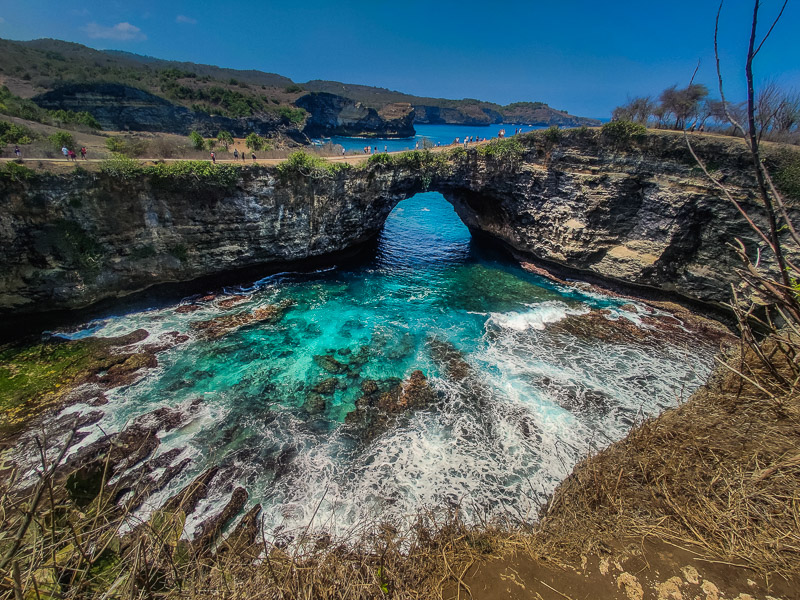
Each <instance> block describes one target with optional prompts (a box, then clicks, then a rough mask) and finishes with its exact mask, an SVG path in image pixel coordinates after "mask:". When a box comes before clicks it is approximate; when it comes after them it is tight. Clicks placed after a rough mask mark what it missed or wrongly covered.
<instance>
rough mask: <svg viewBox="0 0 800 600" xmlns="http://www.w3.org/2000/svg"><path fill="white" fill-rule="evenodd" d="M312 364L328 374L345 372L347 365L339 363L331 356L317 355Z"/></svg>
mask: <svg viewBox="0 0 800 600" xmlns="http://www.w3.org/2000/svg"><path fill="white" fill-rule="evenodd" d="M314 362H315V363H316V364H317V366H319V367H320V368H322V369H324V370H325V371H327V372H328V373H333V374H336V375H338V374H341V373H344V372H345V371H347V365H345V364H343V363H340V362H339V361H338V360H336V359H335V358H334V357H333V356H332V355H331V354H317V355H315V356H314Z"/></svg>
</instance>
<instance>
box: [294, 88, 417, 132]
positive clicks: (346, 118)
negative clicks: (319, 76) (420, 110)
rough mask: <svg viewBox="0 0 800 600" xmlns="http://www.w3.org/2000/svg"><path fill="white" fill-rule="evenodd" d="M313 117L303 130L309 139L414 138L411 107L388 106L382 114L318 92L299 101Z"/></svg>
mask: <svg viewBox="0 0 800 600" xmlns="http://www.w3.org/2000/svg"><path fill="white" fill-rule="evenodd" d="M295 105H296V106H299V107H300V108H303V109H305V110H306V111H308V113H309V114H310V117H309V118H308V120H307V121H306V126H305V129H304V130H303V131H304V133H305V134H306V135H308V136H309V137H323V136H325V137H327V136H331V135H346V136H356V137H386V138H405V137H412V136H413V135H414V133H415V132H414V125H413V123H414V109H413V108H412V107H411V105H410V104H404V103H392V104H387V105H386V106H384V107H383V108H381V109H380V111H377V110H375V109H374V108H369V107H367V106H364V105H363V104H361V103H360V102H355V101H353V100H350V99H349V98H345V97H344V96H337V95H336V94H328V93H326V92H314V93H311V94H306V95H305V96H301V97H300V98H298V99H297V100H295Z"/></svg>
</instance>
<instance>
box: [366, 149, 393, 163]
mask: <svg viewBox="0 0 800 600" xmlns="http://www.w3.org/2000/svg"><path fill="white" fill-rule="evenodd" d="M393 162H394V159H393V158H392V155H391V154H386V153H385V152H383V153H378V154H373V155H372V156H370V157H369V158H368V159H367V164H368V165H387V166H388V165H391V164H392V163H393Z"/></svg>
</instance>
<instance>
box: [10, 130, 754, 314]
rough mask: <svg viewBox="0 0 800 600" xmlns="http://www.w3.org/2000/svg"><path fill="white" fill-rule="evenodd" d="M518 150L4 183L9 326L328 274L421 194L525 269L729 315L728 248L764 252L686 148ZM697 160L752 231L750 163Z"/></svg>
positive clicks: (716, 149)
mask: <svg viewBox="0 0 800 600" xmlns="http://www.w3.org/2000/svg"><path fill="white" fill-rule="evenodd" d="M523 141H524V146H525V147H524V149H523V151H522V152H517V153H512V154H510V155H509V154H506V155H502V154H493V153H491V152H489V153H486V152H483V153H481V152H477V151H475V150H470V151H467V152H466V153H464V152H460V151H459V152H455V153H451V154H448V158H447V159H446V160H445V158H444V155H440V154H434V155H428V156H429V157H430V156H433V157H436V160H434V161H428V162H427V163H426V162H425V161H423V162H422V163H419V164H413V161H412V162H409V161H408V160H406V161H405V162H403V161H402V160H400V159H393V160H392V162H391V163H390V164H376V163H372V164H369V165H365V166H356V167H352V168H350V169H349V170H344V171H341V172H338V173H335V174H331V173H327V172H323V173H316V174H311V173H305V174H304V173H301V172H293V173H290V174H288V175H284V176H282V175H281V174H280V173H279V172H278V170H277V169H275V168H274V167H256V166H254V167H248V168H245V169H242V170H241V173H240V175H239V176H238V178H237V180H236V181H235V182H233V183H231V184H230V185H228V184H225V185H222V184H219V183H211V182H204V181H203V180H202V178H196V177H191V176H189V177H184V178H182V179H176V180H174V181H164V180H163V179H162V180H157V179H154V178H150V177H146V176H142V177H131V178H120V177H118V176H112V175H110V174H102V173H87V172H85V171H84V172H76V173H74V174H69V175H48V174H39V175H37V176H36V177H35V178H32V179H29V180H22V181H10V180H8V179H5V180H0V316H2V317H3V318H5V319H8V318H9V317H13V316H14V315H21V314H25V313H28V314H31V313H41V312H47V311H52V310H59V309H74V308H79V307H85V306H88V305H91V304H93V303H96V302H98V301H100V300H103V299H108V298H115V297H121V296H124V295H127V294H130V293H132V292H137V291H141V290H144V289H147V288H148V287H150V286H153V285H157V284H162V283H169V282H185V281H192V280H194V279H198V278H201V277H206V276H212V275H218V274H222V273H225V272H229V271H232V270H236V269H241V268H245V267H263V268H264V269H267V270H268V269H270V268H280V267H281V266H282V265H285V264H286V263H287V262H293V261H304V260H308V259H315V258H323V259H324V258H325V257H330V256H332V255H334V254H335V253H337V252H342V251H347V250H352V249H354V248H357V247H358V246H359V245H360V244H362V243H363V242H365V241H366V240H369V239H370V238H371V237H373V236H374V235H376V234H377V232H378V231H379V230H380V228H381V227H382V225H383V223H384V221H385V219H386V217H387V216H388V214H389V213H390V212H391V210H392V209H393V208H394V206H395V205H396V204H397V203H398V202H400V201H401V200H403V199H404V198H406V197H408V196H411V195H413V194H415V193H417V192H419V191H422V190H423V189H430V190H438V191H440V192H442V193H443V194H444V195H445V197H446V198H447V199H448V200H449V201H450V202H452V203H453V205H454V206H455V208H456V210H457V212H458V214H459V216H460V217H461V219H462V220H463V221H464V222H465V223H466V224H467V225H468V226H469V227H470V228H471V230H473V231H475V232H483V233H485V234H487V235H488V236H491V237H492V238H494V239H496V240H499V241H501V242H503V243H504V244H505V245H507V246H508V247H510V248H511V249H513V250H514V251H516V252H517V253H519V254H521V255H523V256H526V257H532V258H537V259H540V260H543V261H547V262H549V263H554V264H559V265H563V266H565V267H568V268H571V269H575V270H576V271H577V272H578V273H581V272H582V273H585V274H589V275H593V276H596V277H600V278H604V279H608V280H617V281H620V282H623V283H626V284H634V285H642V286H649V287H652V288H654V289H655V290H663V291H666V292H674V293H678V294H681V295H684V296H687V297H690V298H695V299H699V300H703V301H708V302H722V301H726V300H727V299H728V298H729V296H730V285H731V283H734V282H735V281H736V274H735V268H736V267H737V266H738V262H737V260H736V256H735V253H734V252H733V250H732V249H731V247H730V244H731V243H733V242H734V240H735V239H736V238H739V239H742V240H743V242H744V243H745V245H746V246H747V247H748V250H749V251H750V252H751V253H753V255H755V253H756V252H757V250H758V246H759V244H758V242H759V240H758V239H757V237H756V236H755V234H754V233H753V232H752V231H751V230H750V228H749V227H748V226H747V224H746V223H745V222H744V220H743V219H742V217H741V216H740V215H739V214H738V212H737V210H736V208H735V207H734V206H732V205H731V203H730V202H729V201H727V200H725V199H723V198H722V197H721V196H720V194H719V192H718V191H717V190H716V189H715V188H714V186H713V185H712V184H711V183H710V182H709V181H708V180H707V179H705V178H704V176H703V175H702V173H701V172H700V171H699V169H697V167H696V166H694V165H693V163H692V160H691V157H690V156H689V155H688V152H687V151H686V148H685V145H684V143H683V140H682V139H681V138H680V137H678V136H672V135H668V134H653V135H648V136H647V138H646V139H644V140H641V141H639V142H637V143H636V144H634V145H622V146H620V145H618V144H612V143H609V142H607V141H603V140H602V139H601V137H600V136H599V134H598V133H597V132H593V131H591V130H590V131H589V132H588V133H587V132H583V133H581V132H579V131H575V132H572V133H569V134H567V135H565V136H564V137H563V138H562V139H561V140H560V141H558V142H551V141H550V142H549V141H547V140H546V139H545V137H544V136H541V135H539V136H531V137H529V138H525V139H524V140H523ZM696 145H697V150H698V152H699V153H700V154H701V156H704V157H706V159H707V160H708V161H709V164H711V163H712V161H713V168H714V172H715V174H716V176H718V177H719V178H721V179H722V180H723V181H724V182H725V183H726V185H728V186H729V188H730V189H731V190H732V192H733V193H734V195H735V196H736V197H737V199H738V200H739V201H740V202H741V203H742V205H743V206H744V207H745V208H746V209H747V210H749V211H751V212H752V213H753V214H754V215H756V216H757V218H758V215H759V214H760V208H759V206H758V202H757V200H756V198H755V195H754V193H753V182H752V181H751V178H750V174H749V173H750V166H749V157H748V155H747V154H746V152H745V151H744V149H743V148H742V147H741V146H739V145H738V144H737V143H736V142H735V141H732V140H730V139H727V138H713V137H708V138H704V139H697V140H696ZM761 245H762V246H763V244H761ZM763 256H764V257H765V258H762V261H767V260H768V257H767V253H764V254H763Z"/></svg>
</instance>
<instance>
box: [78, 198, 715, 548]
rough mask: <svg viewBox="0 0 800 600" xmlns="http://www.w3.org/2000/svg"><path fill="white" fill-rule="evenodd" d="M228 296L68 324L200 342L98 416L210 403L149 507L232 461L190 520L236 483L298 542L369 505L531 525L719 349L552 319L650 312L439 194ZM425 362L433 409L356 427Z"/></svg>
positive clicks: (381, 514) (380, 514) (182, 435)
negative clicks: (544, 268) (336, 248)
mask: <svg viewBox="0 0 800 600" xmlns="http://www.w3.org/2000/svg"><path fill="white" fill-rule="evenodd" d="M225 292H226V293H227V294H229V295H230V294H239V295H244V296H246V298H245V299H243V302H241V303H240V304H236V305H235V306H231V307H228V308H223V307H222V306H220V302H221V301H222V300H223V299H224V298H225V296H220V297H217V298H216V299H214V300H210V301H205V302H203V303H198V306H200V308H199V310H197V311H195V312H192V313H188V314H181V313H178V312H176V310H175V308H176V307H175V306H165V307H159V308H154V309H152V310H146V311H141V312H136V313H131V314H125V315H119V316H116V317H113V318H108V319H105V320H102V321H94V322H92V323H87V324H86V325H85V326H84V327H82V328H79V329H78V330H77V331H71V332H70V333H66V332H65V333H63V335H65V336H69V337H75V336H81V335H85V334H86V333H87V332H91V333H92V334H93V335H99V336H113V335H120V334H123V333H128V332H130V331H132V330H134V329H137V328H140V327H143V328H145V329H147V330H148V331H150V332H151V339H153V338H154V337H156V336H158V335H159V334H161V333H164V332H170V331H180V332H182V333H188V334H190V335H191V336H192V339H191V340H190V341H189V342H187V343H185V344H182V345H180V346H177V347H175V348H173V349H171V350H169V351H167V352H165V353H162V354H160V355H159V367H158V368H157V369H154V370H152V371H150V372H149V373H148V375H147V376H146V377H145V378H144V379H143V380H141V381H140V382H138V383H136V384H135V385H132V386H130V387H128V388H122V389H117V390H114V391H112V392H111V393H110V395H109V400H110V401H109V404H108V405H107V406H106V408H105V410H106V416H105V418H104V419H103V421H102V422H101V423H100V425H101V426H102V428H103V429H104V430H105V431H110V430H118V429H120V428H122V427H123V426H124V425H125V423H126V422H128V421H129V420H130V419H132V418H134V417H136V416H137V415H141V414H144V413H146V412H149V411H151V410H153V409H155V408H157V407H159V406H164V405H167V406H178V405H182V406H188V405H189V403H191V402H192V401H193V400H195V399H197V398H200V399H202V404H201V409H200V412H199V414H198V415H197V416H196V417H195V418H194V419H193V420H192V421H191V422H190V423H189V424H188V425H187V426H185V427H184V428H182V429H180V430H178V431H174V432H170V433H168V434H166V435H165V436H164V438H163V439H162V444H161V447H160V450H159V451H160V452H164V451H166V450H168V449H170V448H185V450H184V455H183V456H190V457H192V458H193V459H194V462H193V464H192V467H191V469H190V470H188V471H186V472H185V473H183V475H182V477H181V478H180V479H179V480H176V481H175V482H173V484H172V485H171V486H170V487H169V488H168V489H167V490H165V491H164V492H163V493H162V494H161V495H160V496H158V497H157V498H154V499H152V501H151V503H150V504H149V505H148V506H146V507H144V508H143V509H142V510H143V512H144V513H146V512H147V511H148V510H152V508H153V507H154V506H157V505H158V504H159V503H160V502H161V501H163V500H164V499H165V498H166V497H168V496H170V495H172V494H174V493H175V492H176V491H177V489H179V487H181V486H182V485H185V484H186V483H187V482H188V481H190V479H191V478H192V477H194V476H196V475H197V474H198V473H200V472H201V471H202V470H204V469H205V468H206V467H207V466H210V465H212V464H219V465H222V467H223V470H222V473H221V475H220V476H218V484H216V485H217V487H214V488H213V489H212V492H211V494H210V495H209V498H208V500H207V502H206V503H205V504H204V505H203V506H202V510H201V511H199V513H198V514H197V515H195V516H194V517H193V519H192V520H191V521H190V523H189V526H190V530H191V527H194V526H195V525H196V523H197V522H198V520H199V519H200V518H202V517H204V516H208V515H209V514H210V513H212V512H213V511H215V510H218V508H219V506H220V505H221V504H222V503H224V502H225V501H227V497H228V496H229V494H230V487H226V486H225V485H223V484H225V483H226V482H227V483H230V484H232V483H238V484H240V485H244V486H245V487H246V488H247V490H248V492H249V493H250V503H251V504H253V503H255V502H260V503H262V504H263V506H264V519H265V521H264V527H265V530H266V532H267V533H268V535H288V533H287V532H290V531H292V530H294V529H296V528H302V527H305V525H306V524H307V523H308V522H309V520H310V519H311V517H312V515H314V514H315V515H316V516H315V520H314V525H315V527H316V526H319V527H325V528H327V529H330V530H334V531H335V532H338V533H345V532H346V531H347V528H348V527H349V526H351V525H352V524H353V523H355V522H358V521H359V520H361V519H363V518H382V519H388V520H390V521H394V522H396V523H397V524H402V523H403V522H404V521H405V520H406V519H407V518H411V516H412V515H413V514H414V513H415V512H416V511H418V510H419V509H421V508H426V507H438V508H442V507H450V506H460V507H461V508H462V510H463V511H464V514H465V515H466V518H468V519H474V518H477V517H478V515H481V516H485V515H491V516H502V515H510V516H512V517H514V518H519V517H524V518H533V517H534V516H535V513H536V511H537V510H538V507H539V505H540V504H541V503H542V502H543V501H544V500H545V498H546V496H547V494H549V493H550V492H552V490H553V489H554V487H555V485H556V484H557V483H558V482H559V481H561V480H562V479H563V478H564V477H566V476H567V475H568V473H569V471H570V470H571V468H572V466H573V465H574V464H575V463H576V462H577V461H578V460H579V459H580V458H582V457H584V456H585V455H586V454H587V453H588V452H590V451H592V450H595V449H598V448H600V447H603V446H605V445H607V444H608V443H609V442H610V441H612V440H616V439H619V438H620V437H622V436H623V435H624V434H625V433H626V432H627V431H628V430H629V428H630V426H631V424H632V423H634V422H635V421H636V420H638V419H641V418H643V417H644V416H648V415H653V414H656V413H658V412H659V411H661V410H663V409H664V408H666V407H669V406H674V405H675V404H676V402H677V401H678V400H679V399H680V398H681V397H684V398H685V397H687V396H688V394H689V393H690V392H691V391H692V390H693V389H694V388H695V387H696V386H698V385H699V384H700V383H702V381H703V380H704V379H705V377H706V376H707V374H708V372H709V369H710V365H711V361H712V356H711V352H710V351H709V350H707V349H704V348H707V347H705V346H703V345H700V344H697V345H695V344H693V345H692V347H691V348H683V347H678V346H671V345H669V344H667V343H664V342H663V341H662V342H659V343H656V344H653V343H642V344H622V343H618V342H617V343H613V342H609V341H605V342H603V341H600V340H593V339H587V338H581V337H575V336H573V335H571V334H569V333H567V332H564V331H558V330H555V329H553V327H554V326H555V325H556V324H557V323H559V322H560V321H562V320H563V319H565V318H567V317H569V316H570V315H572V316H576V315H578V316H579V315H585V314H587V313H589V311H593V310H599V309H605V310H607V313H606V314H607V317H608V318H611V319H629V320H631V321H633V322H634V323H636V324H637V326H641V327H645V326H646V325H644V324H642V323H640V322H639V320H638V315H639V310H640V309H641V310H642V311H643V310H644V308H643V307H639V306H638V305H636V304H633V305H632V304H631V303H630V301H628V300H620V299H615V298H610V297H605V296H602V295H598V294H594V293H589V292H582V291H580V289H576V288H561V287H559V286H557V285H555V284H553V283H551V282H548V281H546V280H543V279H541V278H538V277H536V276H534V275H531V274H528V273H526V272H525V271H523V270H522V269H520V268H519V267H518V266H517V265H516V264H514V263H512V262H510V261H509V260H507V259H506V258H505V257H504V256H501V255H496V254H493V253H492V252H491V251H489V250H486V249H484V248H481V247H480V246H478V245H477V244H476V243H475V242H473V240H472V239H471V238H470V235H469V232H468V231H467V229H466V227H464V225H463V224H462V223H461V222H460V221H459V219H458V217H457V216H456V214H455V212H454V211H453V209H452V207H451V206H450V205H449V204H448V203H447V202H446V201H445V200H444V199H443V198H442V196H440V195H439V194H436V193H426V194H419V195H417V196H415V197H413V198H410V199H408V200H406V201H404V202H402V203H401V204H400V205H399V206H398V207H397V208H396V209H395V210H394V211H393V212H392V214H391V215H390V217H389V219H388V221H387V223H386V226H385V228H384V230H383V231H382V233H381V234H380V238H379V239H378V240H377V243H376V245H375V248H374V252H373V253H372V254H369V255H368V256H367V257H366V258H364V259H363V261H361V262H360V263H358V264H352V265H347V266H342V267H339V268H331V269H329V270H325V271H321V272H315V273H284V274H278V275H275V276H272V277H269V278H266V279H264V280H261V281H259V282H255V283H253V282H250V283H247V284H244V285H242V287H240V288H235V289H229V290H225ZM194 300H195V299H187V300H186V301H185V302H192V301H194ZM281 302H285V303H287V304H288V303H289V302H290V303H291V306H290V307H289V308H288V309H287V310H286V312H285V314H284V315H283V317H282V318H281V319H280V320H278V321H277V322H273V323H269V322H261V323H254V324H250V325H247V326H244V327H241V328H239V329H236V330H233V331H231V332H229V333H227V334H226V335H223V336H222V337H219V338H218V339H206V338H203V337H202V336H200V335H199V334H198V330H197V329H196V327H193V326H192V323H196V322H201V321H204V320H208V319H212V318H215V317H218V316H220V315H233V314H238V313H249V312H251V311H253V310H254V309H257V308H259V307H265V306H270V305H276V304H279V303H281ZM623 304H626V305H627V306H625V308H624V309H623V307H622V306H623ZM441 342H447V343H449V344H450V345H451V346H452V348H450V349H449V350H448V351H447V352H445V354H446V355H448V356H450V357H456V358H457V359H458V360H463V361H464V363H466V365H468V374H467V376H466V377H464V378H463V379H453V378H451V377H449V376H448V372H447V370H446V368H445V365H444V364H443V363H441V362H437V360H438V361H440V360H441V354H442V352H441V348H443V347H445V346H443V345H442V344H441ZM436 348H439V352H438V355H437V352H436ZM448 353H449V354H448ZM315 356H316V357H320V356H329V357H333V358H335V360H336V361H337V362H338V363H339V364H340V365H342V366H343V368H346V372H343V373H338V374H331V373H329V372H327V371H326V370H324V369H323V368H322V366H321V363H322V361H321V360H320V359H319V358H317V359H315ZM464 363H462V364H464ZM414 369H421V370H422V371H423V372H424V373H425V375H426V376H427V377H428V378H429V381H430V383H431V385H432V386H433V388H434V390H435V391H436V394H437V400H436V402H435V403H434V405H432V406H430V407H429V408H426V409H423V410H419V411H417V412H411V413H407V414H405V415H403V416H401V417H400V418H399V419H398V420H397V422H396V423H394V424H393V425H391V426H390V427H388V428H387V429H386V430H384V431H379V432H378V433H377V434H375V435H374V437H372V438H369V439H366V438H364V437H363V436H360V435H359V432H358V431H354V430H353V428H351V427H349V426H348V425H347V424H346V423H345V418H346V415H347V414H348V413H350V412H351V411H353V410H354V408H355V402H356V400H357V399H358V398H359V397H360V396H361V395H362V386H363V385H365V381H367V380H370V379H372V380H379V381H381V382H385V381H387V380H391V378H397V379H403V378H405V377H407V376H408V375H409V374H410V373H411V372H412V371H413V370H414ZM331 377H333V378H335V380H336V381H335V387H336V389H335V391H334V392H333V394H332V395H329V396H325V398H326V402H325V405H324V407H322V410H319V408H320V407H319V406H317V411H311V413H313V414H310V411H309V410H306V408H304V406H305V407H307V406H308V405H306V402H307V399H308V398H309V397H313V396H312V392H311V391H310V389H311V387H312V386H314V385H315V384H316V383H318V382H321V381H323V380H325V379H328V378H331ZM390 383H391V381H389V383H387V384H386V385H389V384H390ZM78 409H81V407H78ZM87 410H89V409H88V408H87ZM98 435H100V433H99V429H98V431H97V433H95V434H93V435H92V436H90V437H89V438H87V439H86V440H84V441H83V443H89V442H91V441H92V439H94V438H95V437H96V436H98ZM315 509H318V510H316V513H315Z"/></svg>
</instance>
